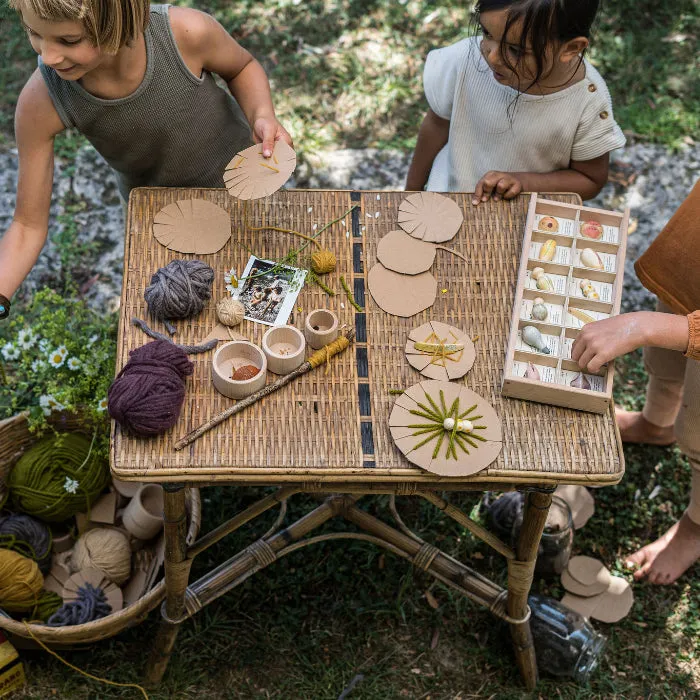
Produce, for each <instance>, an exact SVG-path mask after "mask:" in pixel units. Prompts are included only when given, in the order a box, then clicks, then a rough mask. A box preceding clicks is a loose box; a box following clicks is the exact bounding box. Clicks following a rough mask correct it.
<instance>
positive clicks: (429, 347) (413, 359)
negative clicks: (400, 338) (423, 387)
mask: <svg viewBox="0 0 700 700" xmlns="http://www.w3.org/2000/svg"><path fill="white" fill-rule="evenodd" d="M406 359H407V360H408V363H409V364H410V365H411V367H414V368H415V369H417V370H418V371H419V372H420V373H421V374H422V375H423V376H424V377H428V379H439V380H441V381H445V382H447V381H450V380H451V379H459V378H460V377H463V376H464V375H465V374H466V373H467V372H468V371H469V370H470V369H471V368H472V366H473V365H474V360H475V359H476V351H475V350H474V343H472V340H471V338H470V337H469V336H468V335H467V334H466V333H465V332H464V331H461V330H459V328H456V327H455V326H450V325H448V324H447V323H440V322H439V321H428V323H424V324H423V325H422V326H419V327H418V328H414V329H413V330H412V331H411V332H410V333H409V334H408V341H407V342H406Z"/></svg>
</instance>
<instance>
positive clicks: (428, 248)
mask: <svg viewBox="0 0 700 700" xmlns="http://www.w3.org/2000/svg"><path fill="white" fill-rule="evenodd" d="M435 253H436V248H435V246H434V245H433V244H432V243H426V242H425V241H421V240H418V239H417V238H413V237H412V236H409V235H408V234H407V233H405V232H404V231H389V233H387V234H386V236H384V237H382V238H380V239H379V243H378V244H377V260H379V262H380V263H381V264H382V265H384V267H386V268H387V269H388V270H393V271H394V272H400V273H401V274H404V275H417V274H418V273H419V272H425V271H426V270H429V269H430V268H431V267H432V266H433V263H434V262H435Z"/></svg>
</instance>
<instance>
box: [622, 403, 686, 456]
mask: <svg viewBox="0 0 700 700" xmlns="http://www.w3.org/2000/svg"><path fill="white" fill-rule="evenodd" d="M615 420H616V421H617V427H618V428H619V429H620V437H621V438H622V442H636V443H643V444H646V445H660V446H661V447H666V446H667V445H672V444H673V443H674V442H675V441H676V436H675V435H674V434H673V426H672V425H669V426H667V427H665V428H662V427H660V426H658V425H654V424H653V423H650V422H649V421H648V420H647V419H646V418H645V417H644V416H643V415H642V414H641V413H633V412H632V411H625V410H624V409H622V408H617V407H615Z"/></svg>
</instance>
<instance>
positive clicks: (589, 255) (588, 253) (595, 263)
mask: <svg viewBox="0 0 700 700" xmlns="http://www.w3.org/2000/svg"><path fill="white" fill-rule="evenodd" d="M581 264H582V265H585V266H586V267H593V268H595V269H596V270H604V269H605V265H603V261H602V260H601V259H600V255H598V253H596V252H595V250H593V248H584V249H583V250H582V251H581Z"/></svg>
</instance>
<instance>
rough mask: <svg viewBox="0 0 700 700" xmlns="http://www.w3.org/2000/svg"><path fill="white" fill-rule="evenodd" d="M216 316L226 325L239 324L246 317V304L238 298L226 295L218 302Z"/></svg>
mask: <svg viewBox="0 0 700 700" xmlns="http://www.w3.org/2000/svg"><path fill="white" fill-rule="evenodd" d="M216 317H217V318H218V319H219V321H221V323H223V324H224V326H229V327H233V326H237V325H238V324H239V323H241V321H242V320H243V318H244V317H245V306H243V304H241V302H240V301H238V299H232V298H231V297H224V298H223V299H220V300H219V301H218V302H217V303H216Z"/></svg>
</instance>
